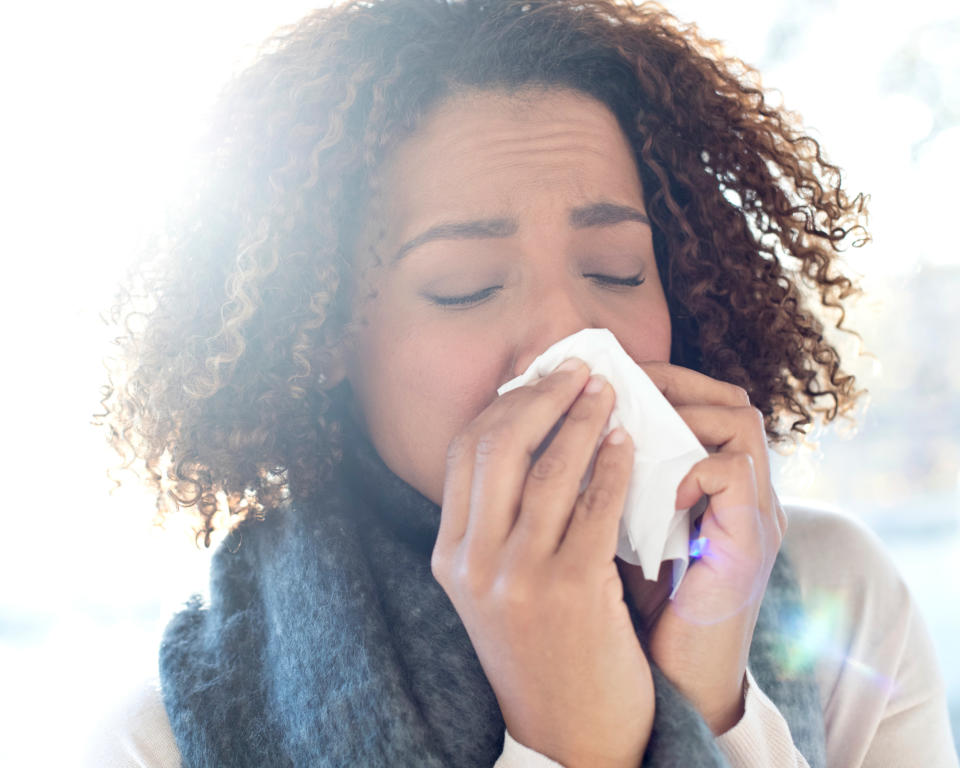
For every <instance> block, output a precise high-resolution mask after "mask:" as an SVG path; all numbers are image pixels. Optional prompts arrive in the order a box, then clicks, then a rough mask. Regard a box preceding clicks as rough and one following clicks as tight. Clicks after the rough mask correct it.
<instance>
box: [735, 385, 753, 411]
mask: <svg viewBox="0 0 960 768" xmlns="http://www.w3.org/2000/svg"><path fill="white" fill-rule="evenodd" d="M730 396H731V397H732V398H733V401H734V402H735V403H737V404H738V405H742V406H747V405H750V395H749V393H748V392H747V390H746V389H744V388H743V387H741V386H739V385H737V384H731V385H730Z"/></svg>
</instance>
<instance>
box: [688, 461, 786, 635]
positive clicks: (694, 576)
mask: <svg viewBox="0 0 960 768" xmlns="http://www.w3.org/2000/svg"><path fill="white" fill-rule="evenodd" d="M703 494H707V495H708V496H709V498H710V502H709V504H708V505H707V510H706V512H705V513H704V515H703V518H702V520H701V522H700V529H699V538H698V540H697V546H698V550H699V555H698V557H697V559H696V561H691V564H690V570H689V572H688V573H687V576H686V577H685V579H684V581H683V583H682V584H681V585H680V589H679V591H678V592H677V595H676V598H675V599H674V604H673V607H674V609H675V610H676V611H677V612H678V615H681V616H682V617H683V618H684V619H685V620H687V621H690V622H693V623H696V624H703V625H707V624H710V625H712V624H716V623H718V622H721V621H726V620H727V619H728V618H730V617H732V616H734V615H735V614H739V613H741V612H742V611H744V610H745V609H746V608H747V607H748V606H752V605H755V603H756V602H757V600H758V599H759V597H760V596H761V595H762V594H763V591H764V587H765V585H766V582H767V578H768V577H769V573H770V568H771V567H772V564H773V560H774V559H775V557H776V553H777V551H778V550H779V547H780V538H779V536H778V534H777V528H776V524H775V523H774V522H773V521H772V520H771V519H770V518H771V516H769V515H767V516H766V519H764V516H763V515H761V514H760V510H759V508H758V505H757V497H756V491H755V480H754V477H753V461H752V459H751V457H750V456H749V454H745V453H729V454H715V455H713V456H710V457H708V458H706V459H704V460H703V461H701V462H699V463H698V464H696V465H695V466H694V467H693V469H692V470H691V471H690V473H689V474H688V475H687V476H686V477H685V478H684V479H683V481H682V482H681V483H680V488H679V489H678V491H677V504H678V505H680V504H684V505H687V504H688V503H691V502H690V500H691V499H694V500H695V499H696V498H699V497H700V496H701V495H703Z"/></svg>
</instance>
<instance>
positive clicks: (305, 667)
mask: <svg viewBox="0 0 960 768" xmlns="http://www.w3.org/2000/svg"><path fill="white" fill-rule="evenodd" d="M331 485H332V487H331V488H329V490H328V494H327V495H326V496H325V497H324V498H323V499H321V500H318V501H317V502H315V503H314V504H312V505H290V506H289V507H286V508H283V509H280V510H278V511H276V512H275V513H273V514H271V515H268V516H267V517H266V519H265V520H249V521H246V522H244V523H243V524H241V525H240V526H239V527H238V528H237V529H236V530H235V531H233V532H232V533H231V534H230V535H229V536H228V537H227V539H226V540H225V541H224V543H223V545H222V546H221V547H220V549H219V551H218V552H217V553H216V555H215V556H214V559H213V564H212V567H211V581H210V602H209V605H207V606H203V605H202V604H201V601H200V599H199V597H194V598H193V600H192V601H191V602H190V603H189V604H188V606H187V608H186V610H184V611H183V612H181V613H180V614H178V615H177V616H175V617H174V619H173V620H172V621H171V622H170V625H169V626H168V628H167V630H166V634H165V636H164V640H163V644H162V646H161V649H160V678H161V683H162V687H163V698H164V703H165V705H166V709H167V714H168V715H169V718H170V724H171V726H172V728H173V732H174V734H175V735H176V739H177V745H178V747H179V749H180V753H181V756H182V759H183V765H184V766H186V768H201V767H203V768H206V767H210V768H212V767H213V766H217V767H218V768H222V767H226V766H237V767H240V766H250V767H251V768H253V767H254V766H256V767H257V768H268V767H272V766H363V767H364V768H377V767H378V766H390V767H391V768H402V767H404V766H418V767H420V768H440V767H441V766H464V768H466V767H467V766H470V767H471V768H477V767H479V766H483V767H485V768H486V767H489V766H492V765H493V764H494V762H495V761H496V759H497V757H498V756H499V754H500V752H501V751H502V748H503V736H504V722H503V718H502V716H501V714H500V709H499V707H498V706H497V701H496V698H495V697H494V693H493V690H492V689H491V687H490V684H489V683H488V682H487V679H486V677H485V676H484V673H483V669H482V668H481V666H480V663H479V661H478V660H477V657H476V655H475V653H474V650H473V647H472V646H471V645H470V641H469V639H468V637H467V634H466V631H465V630H464V628H463V625H462V624H461V622H460V618H459V617H458V615H457V613H456V611H455V610H454V608H453V606H452V605H451V603H450V602H449V600H448V599H447V596H446V595H445V594H444V592H443V590H442V589H441V588H440V586H439V585H438V584H437V582H436V581H435V580H434V578H433V576H432V574H431V572H430V553H431V551H432V549H433V543H434V539H435V538H436V534H437V528H438V525H439V520H440V510H439V508H438V507H437V506H436V505H435V504H433V503H432V502H430V501H429V500H427V499H426V498H424V497H423V496H422V495H420V494H419V493H418V492H417V491H415V490H414V489H413V488H411V487H410V486H409V485H407V484H406V483H404V482H403V481H402V480H401V479H400V478H398V477H397V476H396V475H394V474H393V473H391V472H390V470H389V469H388V468H387V467H386V466H385V465H384V464H383V462H382V461H381V460H380V458H379V456H378V455H377V454H376V452H375V451H374V449H373V448H372V446H370V444H369V442H367V441H366V440H363V439H354V440H353V441H352V442H348V444H347V445H346V446H345V448H344V459H343V462H342V464H341V466H340V468H339V470H338V479H337V481H336V482H335V483H333V484H331ZM801 621H802V613H801V609H800V602H799V598H798V591H797V587H796V583H795V581H794V579H793V577H792V576H791V573H790V568H789V565H788V564H787V562H786V560H785V559H784V557H783V556H782V555H781V557H780V558H779V559H778V560H777V564H776V566H775V567H774V571H773V575H772V577H771V580H770V583H769V586H768V589H767V593H766V597H765V599H764V602H763V607H762V609H761V612H760V618H759V621H758V624H757V629H756V632H755V634H754V639H753V645H752V646H751V650H750V668H751V670H752V672H753V674H754V677H755V678H756V680H757V682H758V684H759V686H760V687H761V688H762V689H763V690H764V692H765V693H766V694H767V695H768V696H769V697H770V698H771V699H772V700H773V701H774V703H775V704H776V705H777V706H778V707H779V709H780V711H781V712H782V713H783V715H784V717H785V718H786V720H787V722H788V723H789V725H790V730H791V733H792V735H793V739H794V742H795V743H796V745H797V746H798V747H799V749H800V751H801V752H802V753H803V755H804V756H805V757H806V759H807V762H809V763H810V765H811V767H812V768H818V767H820V766H824V765H825V757H824V734H823V720H822V715H821V712H820V704H819V697H818V692H817V689H816V685H815V683H814V682H813V680H812V677H811V674H810V672H809V670H807V671H805V672H804V673H802V674H800V675H797V674H793V675H790V674H787V673H786V672H785V671H784V665H783V664H782V663H781V659H782V654H781V653H779V651H778V649H780V648H782V643H781V642H780V640H781V639H782V638H783V637H784V635H785V634H787V633H790V632H791V631H792V630H796V629H797V624H798V622H801ZM654 682H655V686H656V715H655V719H654V726H653V734H652V736H651V740H650V743H649V746H648V748H647V753H646V757H645V759H644V762H643V765H644V766H656V767H657V768H660V767H666V766H724V765H727V762H726V760H725V758H724V757H723V755H722V754H721V753H720V751H719V749H718V748H717V746H716V745H715V743H714V740H713V737H712V735H711V733H710V730H709V728H707V726H706V724H705V723H704V722H703V720H702V719H701V718H700V717H699V716H698V715H697V713H696V712H695V711H694V710H693V708H692V707H691V706H690V705H689V704H688V703H687V702H686V700H685V699H684V698H683V697H682V696H681V695H680V694H679V693H678V692H677V691H676V690H675V689H674V688H673V686H671V685H670V683H669V682H668V681H667V680H666V678H665V677H664V676H663V675H662V674H661V673H660V672H659V670H657V669H656V668H655V667H654Z"/></svg>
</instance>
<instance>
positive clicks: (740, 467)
mask: <svg viewBox="0 0 960 768" xmlns="http://www.w3.org/2000/svg"><path fill="white" fill-rule="evenodd" d="M730 461H731V462H733V465H734V468H735V469H736V470H737V471H739V472H743V473H744V474H746V473H750V474H753V456H751V455H750V454H749V453H746V452H738V453H733V454H731V455H730Z"/></svg>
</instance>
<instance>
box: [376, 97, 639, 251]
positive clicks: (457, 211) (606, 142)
mask: <svg viewBox="0 0 960 768" xmlns="http://www.w3.org/2000/svg"><path fill="white" fill-rule="evenodd" d="M383 182H384V188H383V191H384V193H385V198H386V199H385V201H384V202H385V203H386V208H387V211H386V212H387V213H388V219H389V221H388V222H386V223H388V224H391V225H394V226H393V227H391V228H394V227H397V228H399V229H401V230H407V229H415V228H417V227H422V226H427V225H429V224H431V223H433V221H434V220H435V219H437V218H443V217H446V216H451V217H453V216H462V215H520V216H522V214H523V213H524V211H529V210H531V209H533V208H536V207H538V205H540V204H546V203H549V202H551V201H553V202H556V203H557V204H564V205H576V204H578V203H583V202H586V201H592V200H596V199H599V198H603V199H608V200H614V201H616V202H619V203H622V204H625V205H626V204H633V205H636V206H638V207H639V206H642V190H641V187H640V181H639V178H638V175H637V170H636V165H635V161H634V159H633V153H632V150H631V148H630V146H629V143H628V142H627V139H626V137H625V136H624V135H623V131H622V130H621V129H620V126H619V123H618V122H617V120H616V118H615V117H614V115H613V113H612V112H611V111H610V110H609V109H608V108H607V107H606V106H605V105H603V104H601V103H600V102H598V101H596V100H595V99H593V98H591V97H589V96H587V95H584V94H581V93H579V92H576V91H570V90H557V89H538V90H531V91H526V92H520V93H512V94H508V93H505V92H502V91H480V92H471V93H465V94H458V95H456V96H454V97H452V98H450V99H448V100H447V101H445V102H443V103H442V104H441V105H440V106H438V107H437V108H436V109H434V110H433V111H432V112H431V113H429V114H428V115H427V117H426V119H425V120H424V122H423V124H422V125H421V127H420V128H419V129H418V130H417V131H416V132H415V133H414V134H413V135H412V136H411V137H410V138H408V139H407V140H405V141H404V142H403V143H401V145H400V146H399V147H398V148H397V149H396V151H395V152H394V153H393V154H392V156H391V158H390V160H389V161H388V163H387V164H386V166H385V168H384V173H383ZM396 234H397V235H398V236H399V235H402V234H404V233H403V232H397V233H396Z"/></svg>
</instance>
